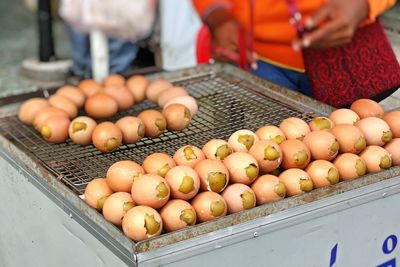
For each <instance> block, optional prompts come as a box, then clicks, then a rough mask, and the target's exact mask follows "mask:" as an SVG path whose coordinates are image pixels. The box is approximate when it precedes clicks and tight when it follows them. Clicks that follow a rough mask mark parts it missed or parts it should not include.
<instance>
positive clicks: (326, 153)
mask: <svg viewBox="0 0 400 267" xmlns="http://www.w3.org/2000/svg"><path fill="white" fill-rule="evenodd" d="M303 142H304V144H306V146H307V147H308V149H309V150H310V152H311V157H312V158H313V159H324V160H328V161H331V160H333V159H334V158H335V157H336V155H337V154H338V152H339V142H338V141H337V140H336V137H335V136H334V135H333V134H331V133H330V132H328V131H324V130H320V131H318V130H316V131H312V132H310V133H308V134H307V135H306V137H305V138H304V140H303Z"/></svg>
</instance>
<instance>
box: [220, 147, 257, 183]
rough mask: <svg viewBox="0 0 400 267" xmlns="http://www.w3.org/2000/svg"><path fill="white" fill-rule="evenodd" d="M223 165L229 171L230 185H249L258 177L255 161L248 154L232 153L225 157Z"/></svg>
mask: <svg viewBox="0 0 400 267" xmlns="http://www.w3.org/2000/svg"><path fill="white" fill-rule="evenodd" d="M223 163H224V165H225V167H226V168H227V169H228V171H229V179H230V181H231V182H232V183H242V184H246V185H249V184H251V183H252V182H253V181H254V180H255V179H256V178H257V177H258V173H259V167H258V163H257V160H256V159H255V158H254V157H253V156H252V155H251V154H249V153H246V152H234V153H232V154H230V155H229V156H228V157H226V158H225V159H224V161H223Z"/></svg>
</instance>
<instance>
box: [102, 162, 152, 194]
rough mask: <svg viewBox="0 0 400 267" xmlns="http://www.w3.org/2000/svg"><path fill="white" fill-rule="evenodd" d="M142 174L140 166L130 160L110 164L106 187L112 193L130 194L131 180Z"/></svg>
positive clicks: (142, 170)
mask: <svg viewBox="0 0 400 267" xmlns="http://www.w3.org/2000/svg"><path fill="white" fill-rule="evenodd" d="M143 174H144V169H143V168H142V166H140V165H139V164H137V163H136V162H134V161H131V160H121V161H117V162H115V163H114V164H112V165H111V166H110V167H109V168H108V170H107V175H106V180H107V183H108V185H109V186H110V187H111V189H112V190H113V191H114V192H129V193H130V192H131V189H132V183H133V180H134V179H136V178H137V177H139V176H141V175H143Z"/></svg>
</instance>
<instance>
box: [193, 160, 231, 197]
mask: <svg viewBox="0 0 400 267" xmlns="http://www.w3.org/2000/svg"><path fill="white" fill-rule="evenodd" d="M194 170H195V171H196V172H197V174H198V175H199V178H200V188H201V189H202V190H204V191H213V192H217V193H220V192H222V191H223V190H224V189H225V187H226V186H227V185H228V183H229V171H228V169H227V168H226V167H225V165H224V164H223V163H222V162H221V161H219V160H217V159H203V160H202V161H200V162H199V163H197V164H196V165H195V166H194ZM210 179H211V181H210Z"/></svg>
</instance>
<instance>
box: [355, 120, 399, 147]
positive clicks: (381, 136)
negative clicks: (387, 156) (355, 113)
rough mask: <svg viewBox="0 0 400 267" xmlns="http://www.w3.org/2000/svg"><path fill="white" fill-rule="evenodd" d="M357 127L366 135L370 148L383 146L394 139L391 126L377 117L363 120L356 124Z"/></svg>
mask: <svg viewBox="0 0 400 267" xmlns="http://www.w3.org/2000/svg"><path fill="white" fill-rule="evenodd" d="M356 126H357V127H358V128H359V129H360V130H361V132H362V133H363V134H364V136H365V139H366V141H367V145H368V146H370V145H376V146H383V145H385V144H386V143H388V142H390V141H391V140H392V138H393V133H392V131H391V130H390V127H389V125H388V124H387V123H386V122H385V121H384V120H383V119H380V118H377V117H367V118H364V119H361V120H360V121H358V122H357V123H356Z"/></svg>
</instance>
